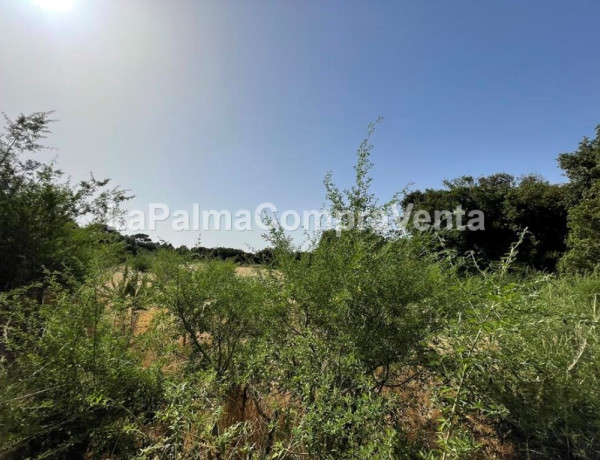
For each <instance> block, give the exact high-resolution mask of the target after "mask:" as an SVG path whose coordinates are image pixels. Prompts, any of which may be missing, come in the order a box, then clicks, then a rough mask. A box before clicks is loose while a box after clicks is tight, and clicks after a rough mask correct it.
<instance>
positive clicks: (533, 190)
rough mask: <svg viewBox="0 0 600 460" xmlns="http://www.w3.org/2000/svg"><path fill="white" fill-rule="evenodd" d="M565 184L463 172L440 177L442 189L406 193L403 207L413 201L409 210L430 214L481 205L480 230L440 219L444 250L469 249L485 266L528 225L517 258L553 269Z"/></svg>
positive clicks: (560, 242) (562, 232)
mask: <svg viewBox="0 0 600 460" xmlns="http://www.w3.org/2000/svg"><path fill="white" fill-rule="evenodd" d="M565 198H566V196H565V188H564V187H563V186H561V185H555V184H550V183H549V182H548V181H546V180H545V179H543V178H542V177H540V176H537V175H528V176H524V177H521V178H515V177H514V176H512V175H510V174H505V173H499V174H493V175H490V176H486V177H479V178H473V177H471V176H463V177H460V178H458V179H453V180H447V181H444V188H442V189H427V190H425V191H419V190H417V191H415V192H411V193H409V194H407V195H406V196H405V198H404V199H403V201H402V205H403V208H404V209H405V210H407V209H408V206H409V204H411V203H412V204H413V205H414V208H413V213H414V212H415V211H417V210H420V209H422V210H425V211H427V212H429V214H430V215H431V216H432V217H433V216H434V214H435V211H443V210H447V211H454V210H455V209H456V208H457V207H458V206H461V207H462V209H463V210H465V211H467V212H468V211H471V210H481V211H483V213H484V215H485V229H484V230H477V231H469V230H463V231H460V230H457V229H455V228H454V229H448V228H447V227H446V224H447V220H445V219H443V218H442V219H441V222H440V230H439V232H440V236H441V237H442V239H443V241H444V245H445V247H446V248H448V249H453V250H456V251H457V252H458V253H459V254H466V253H468V252H472V253H473V254H474V256H475V258H476V259H477V261H478V263H480V264H482V265H484V266H487V265H489V264H490V263H492V262H494V261H497V260H499V259H500V258H501V257H502V256H504V255H505V254H506V253H507V252H508V251H509V249H510V245H511V244H512V243H514V242H515V241H517V240H518V239H519V235H520V233H521V232H523V230H525V229H528V231H529V234H528V235H527V237H526V239H525V241H524V243H523V244H522V246H521V247H520V249H519V256H518V258H519V259H518V260H519V262H520V263H522V264H525V265H528V266H531V267H534V268H536V269H541V270H554V269H555V267H556V263H557V261H558V259H559V258H560V256H561V255H562V253H563V252H564V250H565V242H564V241H565V238H566V235H567V225H566V216H567V209H566V200H565Z"/></svg>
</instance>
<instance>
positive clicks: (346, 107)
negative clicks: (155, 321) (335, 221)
mask: <svg viewBox="0 0 600 460" xmlns="http://www.w3.org/2000/svg"><path fill="white" fill-rule="evenodd" d="M598 17H600V2H598V1H597V0H581V1H569V2H566V1H564V0H562V1H556V0H543V1H542V0H519V1H514V0H504V1H498V0H495V1H484V0H472V1H471V0H469V1H467V0H453V1H447V0H446V1H442V0H437V1H433V0H431V1H426V0H413V1H410V2H409V1H378V2H368V1H348V0H345V1H316V0H305V1H300V0H294V1H259V0H257V1H252V2H248V1H219V2H217V1H193V0H169V1H167V0H127V1H123V0H75V3H74V6H73V8H72V9H70V10H68V11H63V12H51V11H46V10H43V9H41V8H39V7H38V6H37V5H35V4H34V3H33V2H32V1H31V0H0V37H1V39H0V110H2V111H4V112H5V113H7V114H8V115H16V114H18V113H20V112H25V113H27V112H32V111H38V110H56V111H57V114H56V118H58V119H59V120H60V122H59V123H58V124H56V125H55V126H54V128H53V130H54V134H53V135H52V137H51V138H50V139H49V144H51V145H52V146H54V147H56V148H57V151H56V152H51V153H48V154H46V155H49V156H53V155H55V154H58V164H59V166H61V167H62V168H63V169H64V170H65V171H66V172H67V173H68V174H70V175H71V176H72V177H73V179H81V178H84V177H85V175H86V174H87V173H88V172H89V171H93V172H94V173H95V174H96V175H97V176H99V177H110V178H112V179H113V181H114V183H116V184H120V185H122V186H124V187H127V188H130V189H131V190H132V191H133V192H134V193H135V194H136V198H135V199H134V200H133V201H132V202H130V205H129V208H130V209H137V208H139V209H146V208H147V205H148V203H149V202H162V203H166V204H168V205H169V207H170V208H171V209H177V208H184V209H188V210H191V206H192V203H199V204H200V206H201V207H202V208H203V209H230V210H231V211H235V210H238V209H250V210H252V209H254V208H255V207H256V206H257V205H258V204H259V203H262V202H265V201H269V202H272V203H274V204H276V205H277V207H278V208H279V209H296V210H298V211H301V210H304V209H318V208H319V207H320V206H321V205H322V204H323V202H324V190H323V187H322V179H323V176H324V175H325V173H326V172H327V170H330V169H332V170H333V171H334V177H335V179H336V181H337V182H338V183H339V184H340V185H342V186H344V185H350V182H351V180H352V165H353V161H354V152H355V149H356V147H357V145H358V143H359V142H360V140H361V139H362V138H363V136H364V133H365V130H366V126H367V124H368V123H369V122H370V121H372V120H374V119H376V118H377V117H378V116H379V115H381V116H383V117H384V122H383V123H382V124H381V125H379V127H378V129H377V131H376V133H375V135H374V137H373V144H374V145H375V148H374V150H373V161H374V162H375V168H374V170H373V176H374V181H375V182H374V183H375V191H376V192H377V194H378V195H379V196H380V197H381V198H382V199H385V198H387V197H389V196H390V195H392V194H393V193H394V192H395V191H397V190H400V189H402V188H404V187H405V186H406V185H408V184H410V183H412V184H413V185H412V187H413V188H425V187H438V186H440V185H441V181H442V180H443V179H446V178H453V177H457V176H460V175H463V174H469V175H476V176H477V175H481V174H489V173H493V172H501V171H503V172H508V173H512V174H515V175H520V174H525V173H530V172H537V173H540V174H542V175H544V176H545V177H547V178H548V179H549V180H551V181H554V182H557V181H562V180H563V178H562V176H561V172H560V170H559V169H558V168H557V165H556V156H557V154H558V153H561V152H566V151H572V150H574V149H575V148H576V147H577V144H578V142H579V141H580V140H581V138H582V137H583V136H584V135H588V136H591V135H593V133H594V127H595V126H596V125H597V124H599V123H600V59H598V52H599V51H598V50H600V33H598ZM260 234H261V232H260V231H257V232H238V233H232V232H209V233H206V234H203V235H202V242H203V244H204V245H207V246H215V245H226V246H234V247H242V248H243V247H246V245H248V244H249V245H251V246H253V247H262V246H263V245H264V243H263V242H262V239H261V236H260ZM152 236H153V237H155V238H156V237H157V236H158V237H161V238H165V239H167V240H170V241H172V242H173V243H174V244H176V245H179V244H183V243H185V244H193V243H194V242H195V241H196V239H197V237H198V234H197V233H190V232H188V233H176V232H173V231H172V230H170V229H169V228H166V227H165V228H160V229H159V231H158V232H157V233H156V234H153V235H152Z"/></svg>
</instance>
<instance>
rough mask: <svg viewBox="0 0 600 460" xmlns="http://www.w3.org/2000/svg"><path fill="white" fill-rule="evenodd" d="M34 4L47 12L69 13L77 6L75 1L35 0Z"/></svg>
mask: <svg viewBox="0 0 600 460" xmlns="http://www.w3.org/2000/svg"><path fill="white" fill-rule="evenodd" d="M33 3H35V4H36V5H38V6H39V7H41V8H43V9H45V10H47V11H67V10H70V9H71V8H72V7H73V5H74V4H75V0H33Z"/></svg>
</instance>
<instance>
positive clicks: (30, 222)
mask: <svg viewBox="0 0 600 460" xmlns="http://www.w3.org/2000/svg"><path fill="white" fill-rule="evenodd" d="M50 116H51V113H50V112H38V113H34V114H31V115H28V116H26V115H20V116H19V117H17V119H16V120H14V121H13V120H11V119H9V118H8V117H5V119H6V127H5V131H4V133H2V134H0V208H1V209H2V214H1V215H0V255H1V257H0V291H3V290H9V289H12V288H14V287H17V286H21V285H24V284H26V283H29V282H32V281H38V280H40V279H42V277H43V273H44V271H45V270H47V271H57V270H60V271H62V270H64V269H65V268H66V269H69V270H72V271H74V272H76V273H79V274H82V273H83V265H84V264H85V261H86V260H89V252H90V251H93V250H94V243H96V242H98V241H99V240H100V239H103V238H104V239H105V238H106V235H103V234H102V232H101V229H102V226H100V225H91V226H88V227H87V228H83V227H81V226H80V224H79V223H78V221H81V219H85V218H88V220H91V222H92V223H93V224H100V223H101V222H104V221H106V220H108V219H109V218H111V217H113V216H114V215H115V213H116V214H118V212H119V205H120V204H121V203H122V202H123V201H125V200H126V199H128V198H129V197H128V196H127V194H126V192H125V191H124V190H122V189H120V188H114V189H112V190H111V189H107V188H106V185H107V184H108V180H97V179H95V178H94V177H93V176H92V177H91V178H90V180H87V181H82V182H81V183H79V184H78V185H77V186H72V185H71V184H69V182H66V181H63V180H62V176H63V173H62V171H60V170H59V169H56V168H55V166H54V163H53V162H47V163H44V162H41V161H38V160H36V159H34V158H35V155H36V154H39V152H40V151H41V150H42V149H43V148H44V147H43V145H42V144H41V142H42V140H43V139H44V138H45V137H46V135H47V134H48V133H49V132H50V131H49V125H50V123H51V122H52V119H51V118H50ZM30 157H33V158H30Z"/></svg>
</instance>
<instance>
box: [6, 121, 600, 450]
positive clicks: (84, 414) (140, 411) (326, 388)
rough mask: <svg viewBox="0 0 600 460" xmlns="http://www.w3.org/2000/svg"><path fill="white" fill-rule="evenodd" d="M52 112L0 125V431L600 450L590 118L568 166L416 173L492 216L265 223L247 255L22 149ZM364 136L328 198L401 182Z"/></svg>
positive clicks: (244, 444)
mask: <svg viewBox="0 0 600 460" xmlns="http://www.w3.org/2000/svg"><path fill="white" fill-rule="evenodd" d="M49 122H50V119H49V114H46V113H37V114H33V115H31V116H20V117H19V118H17V120H15V121H11V120H7V123H8V126H7V128H6V130H5V133H4V135H3V137H1V138H0V160H1V162H0V204H1V205H2V209H3V213H2V216H0V219H1V220H0V254H1V256H2V257H1V259H0V327H1V334H0V359H1V363H0V365H1V367H0V440H1V441H0V455H2V456H4V457H6V458H84V457H85V458H139V459H143V458H152V459H154V458H205V457H206V458H215V459H216V458H271V459H274V458H304V457H307V458H365V459H371V458H493V457H496V458H598V457H600V437H599V433H600V385H599V382H598V377H599V376H600V363H598V362H597V360H596V359H595V357H596V356H597V355H598V354H599V353H600V343H599V340H598V333H597V330H596V326H597V324H598V320H599V319H600V311H599V306H598V297H599V294H600V276H599V275H598V273H597V270H598V264H599V262H600V257H599V256H600V202H599V201H598V200H599V199H600V194H599V193H598V191H599V190H600V129H599V131H598V136H597V138H596V139H595V140H588V139H585V140H584V141H583V142H582V143H581V145H580V146H579V149H578V150H577V151H575V152H573V153H570V154H563V155H561V156H560V158H559V160H560V165H561V167H562V168H563V169H564V170H565V172H566V173H567V177H568V178H569V182H568V183H567V184H565V185H554V184H549V183H548V182H546V181H545V180H543V179H542V178H539V177H536V176H527V177H524V178H521V179H515V178H513V177H511V176H509V175H506V174H498V175H494V176H490V177H485V178H479V179H474V178H469V177H463V178H460V179H457V180H455V181H449V182H447V183H446V188H445V189H443V190H427V191H425V192H414V193H413V194H411V195H408V196H406V197H404V204H405V205H406V204H407V203H409V202H414V203H417V204H419V205H420V206H423V207H424V208H426V209H427V208H429V209H437V208H438V207H440V208H441V209H452V208H453V207H454V206H455V205H456V204H461V205H462V206H463V207H464V208H465V209H468V208H472V206H478V207H480V209H482V210H484V211H485V212H486V224H487V225H488V227H487V229H486V230H485V231H480V232H461V233H459V232H457V231H453V230H440V231H439V232H437V231H432V232H425V233H420V232H414V233H411V234H406V233H405V232H401V231H397V228H395V227H393V226H391V227H388V228H381V226H379V225H375V223H373V222H372V221H371V220H369V219H367V220H366V224H365V227H364V228H363V229H355V230H348V231H344V232H342V234H341V236H340V237H335V236H334V235H332V234H331V233H329V234H326V235H323V237H321V236H319V235H317V236H316V237H315V238H314V241H312V245H311V247H310V250H308V251H306V250H305V251H300V250H299V248H298V247H295V246H294V244H293V242H292V241H291V240H290V239H289V238H288V237H287V236H286V235H285V234H284V233H283V232H282V231H281V229H279V228H278V227H277V226H274V227H273V230H272V232H271V234H270V237H269V241H270V243H271V247H270V248H269V250H268V251H264V252H263V253H262V254H258V255H246V254H244V255H242V254H241V253H240V254H238V253H230V252H228V250H224V249H220V250H215V251H209V250H207V249H205V248H195V249H192V250H188V249H187V248H180V249H179V250H175V249H173V248H172V247H170V245H168V244H158V245H157V244H155V243H152V242H151V241H149V239H148V238H147V236H146V235H143V234H139V235H134V236H131V237H123V236H121V235H118V234H117V233H116V232H114V231H110V230H108V229H107V228H106V226H105V225H104V219H105V217H106V215H107V214H108V213H109V212H110V214H111V215H114V214H115V212H118V209H119V205H120V204H121V203H122V202H123V201H125V200H126V199H127V194H126V193H125V192H124V191H123V190H121V189H118V188H117V189H112V190H110V189H107V188H106V186H107V181H98V180H96V179H94V178H92V179H91V180H90V181H87V182H83V183H81V184H79V185H77V186H74V185H71V184H69V183H68V182H64V181H62V180H61V173H60V171H57V170H56V169H54V167H53V165H52V164H48V163H44V162H41V161H39V160H38V159H37V158H36V157H33V159H32V158H30V157H31V156H32V154H33V155H40V154H41V153H40V150H41V148H42V146H41V145H40V142H41V140H42V139H43V137H44V136H45V134H47V132H48V124H49ZM371 132H372V130H371V131H370V133H371ZM370 133H369V134H370ZM370 151H371V146H370V145H369V139H368V138H367V139H366V140H365V141H364V142H363V143H362V144H361V145H360V147H359V149H358V152H357V163H356V166H355V171H356V183H355V184H354V185H353V186H352V187H351V188H350V189H348V190H342V189H339V188H338V187H337V186H336V185H335V184H334V183H333V180H332V176H331V175H328V176H327V178H326V181H325V185H326V191H327V197H328V199H329V202H330V203H331V206H332V209H333V210H334V211H335V210H340V209H345V210H351V211H355V212H368V213H373V212H377V211H381V210H385V209H387V208H388V206H389V205H390V203H392V202H393V201H395V200H397V198H398V197H394V198H393V199H392V200H391V201H390V202H388V203H386V204H383V205H380V204H378V201H377V200H376V198H375V197H374V196H373V195H372V194H371V192H370V191H369V184H370V181H371V178H370V177H369V171H370V168H371V166H372V164H371V162H370ZM83 218H86V221H87V222H88V223H87V224H85V225H84V224H83V223H82V222H83V221H82V219H83ZM471 233H472V234H471ZM230 254H231V255H230ZM238 256H240V258H238ZM222 259H230V260H222ZM240 262H244V263H249V262H254V263H256V262H261V263H262V264H261V265H260V266H256V267H254V268H253V269H252V270H250V273H246V274H245V276H243V275H244V274H242V273H240V269H239V263H240Z"/></svg>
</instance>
